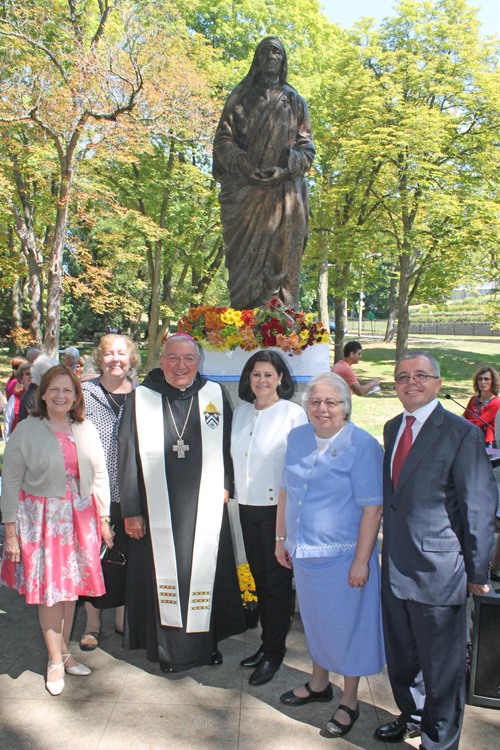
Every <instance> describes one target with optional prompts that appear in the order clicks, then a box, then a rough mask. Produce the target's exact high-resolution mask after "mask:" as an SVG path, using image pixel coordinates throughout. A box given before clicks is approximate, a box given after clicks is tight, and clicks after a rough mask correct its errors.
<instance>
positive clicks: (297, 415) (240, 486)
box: [231, 399, 307, 505]
mask: <svg viewBox="0 0 500 750" xmlns="http://www.w3.org/2000/svg"><path fill="white" fill-rule="evenodd" d="M302 424H307V415H306V413H305V411H304V409H303V408H302V407H301V406H299V405H298V404H295V403H293V402H292V401H287V400H285V399H280V400H279V401H277V402H276V403H275V404H273V405H272V406H269V407H268V408H267V409H261V410H260V411H258V410H257V409H256V408H255V406H254V404H249V403H245V404H241V405H240V406H238V407H237V409H236V410H235V412H234V414H233V425H232V428H231V456H232V459H233V465H234V486H235V491H234V496H235V498H236V500H237V501H238V503H240V504H241V505H277V503H278V492H279V485H280V480H281V473H282V471H283V466H284V463H285V452H286V443H287V438H288V433H289V432H290V430H291V429H293V428H294V427H298V426H299V425H302Z"/></svg>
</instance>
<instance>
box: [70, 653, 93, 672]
mask: <svg viewBox="0 0 500 750" xmlns="http://www.w3.org/2000/svg"><path fill="white" fill-rule="evenodd" d="M70 656H71V654H63V665H64V669H65V670H66V672H67V673H68V674H72V675H76V676H77V677H86V676H87V675H88V674H90V672H91V670H90V669H89V668H88V667H86V666H85V664H80V663H79V662H76V664H75V666H74V667H67V666H66V662H67V661H68V659H69V658H70ZM73 658H74V657H73ZM75 661H76V659H75Z"/></svg>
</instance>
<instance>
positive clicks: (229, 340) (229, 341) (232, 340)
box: [226, 336, 241, 346]
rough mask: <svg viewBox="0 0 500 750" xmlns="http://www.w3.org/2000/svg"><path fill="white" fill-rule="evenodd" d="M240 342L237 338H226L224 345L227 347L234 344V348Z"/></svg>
mask: <svg viewBox="0 0 500 750" xmlns="http://www.w3.org/2000/svg"><path fill="white" fill-rule="evenodd" d="M240 341H241V339H240V337H239V336H228V337H227V338H226V345H227V346H233V344H234V345H235V346H238V344H239V343H240Z"/></svg>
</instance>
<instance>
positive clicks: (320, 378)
mask: <svg viewBox="0 0 500 750" xmlns="http://www.w3.org/2000/svg"><path fill="white" fill-rule="evenodd" d="M323 383H324V384H325V385H327V386H328V387H329V388H331V389H332V390H333V391H335V393H336V394H337V396H338V398H339V400H340V403H341V406H342V411H343V412H344V414H345V420H346V422H350V421H351V409H352V402H351V391H350V388H349V386H348V385H347V383H346V382H345V380H343V379H342V378H341V377H340V375H336V374H335V373H334V372H320V374H319V375H315V377H314V378H313V379H312V380H310V381H309V382H308V384H307V385H306V387H305V390H304V393H303V395H302V406H303V407H304V409H305V410H306V411H307V402H308V401H309V399H310V397H311V393H312V392H313V390H314V388H316V386H317V385H321V384H323Z"/></svg>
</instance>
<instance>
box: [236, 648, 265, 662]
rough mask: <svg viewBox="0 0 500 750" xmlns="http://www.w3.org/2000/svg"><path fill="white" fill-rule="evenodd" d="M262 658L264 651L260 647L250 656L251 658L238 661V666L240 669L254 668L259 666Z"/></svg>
mask: <svg viewBox="0 0 500 750" xmlns="http://www.w3.org/2000/svg"><path fill="white" fill-rule="evenodd" d="M263 658H264V649H263V648H262V646H261V647H260V648H259V650H258V651H257V652H256V653H255V654H252V656H247V658H246V659H242V660H241V661H240V665H241V666H242V667H256V666H257V665H258V664H260V662H261V661H262V659H263Z"/></svg>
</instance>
